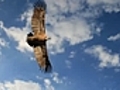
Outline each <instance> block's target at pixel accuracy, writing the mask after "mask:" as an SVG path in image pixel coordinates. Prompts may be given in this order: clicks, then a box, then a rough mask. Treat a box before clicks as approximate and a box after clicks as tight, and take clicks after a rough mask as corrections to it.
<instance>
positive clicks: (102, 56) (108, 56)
mask: <svg viewBox="0 0 120 90" xmlns="http://www.w3.org/2000/svg"><path fill="white" fill-rule="evenodd" d="M85 52H86V53H89V54H92V55H93V56H95V57H96V58H98V59H99V60H100V64H99V66H100V67H101V68H104V67H117V66H120V55H119V54H117V53H112V51H111V50H108V49H107V48H105V47H103V46H101V45H95V46H92V47H91V48H87V49H86V50H85Z"/></svg>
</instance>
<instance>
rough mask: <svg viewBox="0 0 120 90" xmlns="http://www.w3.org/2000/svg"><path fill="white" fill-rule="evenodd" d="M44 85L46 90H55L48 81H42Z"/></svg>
mask: <svg viewBox="0 0 120 90" xmlns="http://www.w3.org/2000/svg"><path fill="white" fill-rule="evenodd" d="M44 85H45V89H46V90H55V89H54V87H53V86H52V84H51V81H50V80H49V79H44Z"/></svg>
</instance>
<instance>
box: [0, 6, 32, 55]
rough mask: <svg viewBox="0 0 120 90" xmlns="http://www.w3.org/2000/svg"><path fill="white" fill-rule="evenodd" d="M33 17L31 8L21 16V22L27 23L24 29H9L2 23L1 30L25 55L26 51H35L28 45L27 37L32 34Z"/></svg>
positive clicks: (0, 22)
mask: <svg viewBox="0 0 120 90" xmlns="http://www.w3.org/2000/svg"><path fill="white" fill-rule="evenodd" d="M31 15H32V10H31V8H30V9H28V10H27V11H26V12H24V13H23V14H22V15H21V18H20V20H21V21H23V20H25V21H26V25H25V26H24V27H15V26H11V27H9V28H7V27H5V26H4V23H3V22H2V21H0V28H1V29H2V30H4V31H5V33H6V34H7V36H8V37H9V38H10V39H11V40H13V41H15V42H17V46H15V48H16V49H17V50H19V51H21V52H24V53H25V52H26V51H29V52H31V51H33V50H32V48H31V47H30V46H29V45H28V44H27V43H26V36H27V34H28V32H30V30H31V28H30V21H31Z"/></svg>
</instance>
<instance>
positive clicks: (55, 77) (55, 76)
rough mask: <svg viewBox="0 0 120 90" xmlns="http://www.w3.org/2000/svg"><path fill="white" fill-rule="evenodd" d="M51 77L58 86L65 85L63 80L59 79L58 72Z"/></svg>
mask: <svg viewBox="0 0 120 90" xmlns="http://www.w3.org/2000/svg"><path fill="white" fill-rule="evenodd" d="M51 77H52V80H53V81H54V82H55V83H57V84H60V83H63V79H62V78H60V77H59V74H58V73H57V72H53V73H52V75H51Z"/></svg>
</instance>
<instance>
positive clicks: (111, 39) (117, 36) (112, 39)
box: [108, 33, 120, 41]
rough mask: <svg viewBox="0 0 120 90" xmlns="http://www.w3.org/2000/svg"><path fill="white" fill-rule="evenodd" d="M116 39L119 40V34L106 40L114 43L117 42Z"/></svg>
mask: <svg viewBox="0 0 120 90" xmlns="http://www.w3.org/2000/svg"><path fill="white" fill-rule="evenodd" d="M118 39H120V33H118V34H117V35H115V36H110V37H109V38H108V41H116V40H118Z"/></svg>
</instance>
